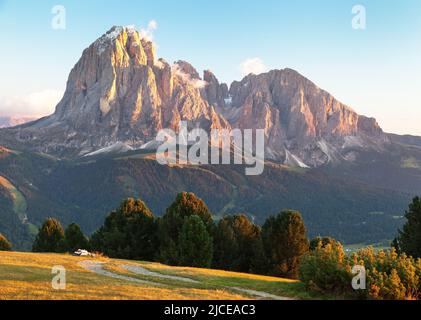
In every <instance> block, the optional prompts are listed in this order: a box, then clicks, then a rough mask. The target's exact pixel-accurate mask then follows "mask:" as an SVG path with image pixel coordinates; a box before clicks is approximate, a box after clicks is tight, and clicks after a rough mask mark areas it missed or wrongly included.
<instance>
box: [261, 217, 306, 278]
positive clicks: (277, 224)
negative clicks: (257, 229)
mask: <svg viewBox="0 0 421 320" xmlns="http://www.w3.org/2000/svg"><path fill="white" fill-rule="evenodd" d="M262 239H263V246H264V250H265V253H266V258H267V260H268V264H269V273H270V274H273V275H276V276H286V277H291V278H297V277H298V267H299V260H300V258H301V257H302V256H303V255H304V254H305V253H306V252H307V251H308V250H309V243H308V240H307V235H306V228H305V226H304V221H303V219H302V217H301V214H300V213H299V212H297V211H292V210H285V211H282V212H281V213H280V214H278V215H277V216H275V217H273V216H272V217H269V218H268V219H267V220H266V222H265V224H264V225H263V227H262Z"/></svg>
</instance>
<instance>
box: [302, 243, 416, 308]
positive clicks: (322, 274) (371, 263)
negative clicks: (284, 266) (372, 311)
mask: <svg viewBox="0 0 421 320" xmlns="http://www.w3.org/2000/svg"><path fill="white" fill-rule="evenodd" d="M355 265H360V266H364V267H365V269H366V290H358V291H355V290H353V289H352V285H351V284H352V278H353V276H354V275H353V274H352V272H351V270H352V267H353V266H355ZM420 276H421V260H420V259H417V260H415V259H414V258H412V257H408V256H406V255H405V254H398V253H397V252H396V250H395V249H391V250H386V251H383V250H381V251H378V252H375V251H374V250H373V248H371V247H369V248H364V249H361V250H359V251H358V252H355V253H353V254H352V255H350V256H346V255H345V253H344V251H343V248H342V245H340V244H339V243H337V244H328V245H326V246H323V244H322V242H320V243H319V245H318V247H317V248H316V249H315V250H313V251H310V252H309V253H308V254H307V255H306V256H304V257H303V259H302V260H301V265H300V279H301V280H302V281H303V282H304V283H305V284H306V285H307V287H308V288H309V289H312V290H319V291H322V292H330V293H335V294H341V295H345V296H354V297H360V298H365V299H385V300H402V299H419V298H420V293H421V278H420Z"/></svg>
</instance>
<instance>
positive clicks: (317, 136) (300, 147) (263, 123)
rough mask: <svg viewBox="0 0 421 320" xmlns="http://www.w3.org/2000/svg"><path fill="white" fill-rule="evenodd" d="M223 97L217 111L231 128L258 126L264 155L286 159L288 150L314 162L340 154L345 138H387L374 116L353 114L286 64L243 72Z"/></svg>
mask: <svg viewBox="0 0 421 320" xmlns="http://www.w3.org/2000/svg"><path fill="white" fill-rule="evenodd" d="M229 96H230V98H231V99H232V101H231V103H230V105H229V107H225V109H224V112H223V114H224V115H225V117H226V118H227V119H228V120H229V121H230V123H231V124H232V126H233V127H238V128H244V129H245V128H261V129H264V130H265V135H266V154H267V157H269V158H273V159H278V160H281V159H285V161H286V162H288V161H289V160H288V159H291V155H292V156H293V158H296V159H299V161H300V162H302V163H305V164H306V165H308V166H318V165H321V164H324V163H326V162H329V161H332V160H334V159H343V158H344V157H346V155H347V152H348V148H347V143H348V145H349V141H350V137H353V138H354V140H355V141H358V142H360V143H359V146H360V147H371V146H372V145H373V144H374V145H376V146H378V147H381V145H382V144H383V143H385V142H387V138H386V136H385V134H384V133H383V131H382V130H381V128H380V127H379V125H378V124H377V122H376V120H375V119H370V118H367V117H364V116H360V115H358V114H357V113H356V112H355V111H353V110H352V109H351V108H349V107H347V106H346V105H344V104H342V103H340V102H339V101H337V100H336V99H335V98H334V97H333V96H331V95H330V94H329V93H327V92H326V91H323V90H321V89H320V88H318V87H317V86H316V85H315V84H314V83H312V82H311V81H310V80H308V79H306V78H305V77H303V76H302V75H300V74H299V73H298V72H296V71H294V70H291V69H284V70H273V71H270V72H268V73H264V74H260V75H249V76H247V77H245V78H244V79H243V80H242V81H240V82H234V83H233V84H232V85H231V88H230V91H229ZM354 146H355V145H354ZM288 154H289V155H290V156H288Z"/></svg>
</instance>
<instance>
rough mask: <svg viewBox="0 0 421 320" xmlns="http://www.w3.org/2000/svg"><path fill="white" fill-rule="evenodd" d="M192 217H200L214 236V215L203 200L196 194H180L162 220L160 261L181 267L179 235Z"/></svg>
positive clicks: (160, 227) (160, 228)
mask: <svg viewBox="0 0 421 320" xmlns="http://www.w3.org/2000/svg"><path fill="white" fill-rule="evenodd" d="M190 216H197V217H199V218H200V219H201V220H202V222H203V224H204V225H205V227H206V230H207V232H208V233H209V234H213V229H214V224H213V220H212V214H211V212H210V211H209V209H208V207H207V206H206V204H205V203H204V202H203V200H202V199H200V198H198V197H197V196H196V195H195V194H194V193H188V192H182V193H179V194H178V195H177V197H176V199H175V201H174V202H173V203H172V204H171V205H170V207H169V208H168V209H167V210H166V213H165V215H164V216H163V217H162V219H161V220H160V226H159V234H160V242H161V247H160V260H161V261H162V262H163V263H166V264H169V265H179V263H180V248H179V235H180V233H181V229H182V227H183V224H184V222H185V220H186V219H187V218H189V217H190Z"/></svg>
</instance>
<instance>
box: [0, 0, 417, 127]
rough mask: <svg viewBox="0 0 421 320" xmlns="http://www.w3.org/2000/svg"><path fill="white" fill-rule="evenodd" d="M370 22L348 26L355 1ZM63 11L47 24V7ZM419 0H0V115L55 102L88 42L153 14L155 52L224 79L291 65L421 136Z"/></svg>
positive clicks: (387, 123)
mask: <svg viewBox="0 0 421 320" xmlns="http://www.w3.org/2000/svg"><path fill="white" fill-rule="evenodd" d="M357 4H361V5H364V6H365V8H366V14H367V28H366V29H365V30H355V29H353V28H352V25H351V21H352V18H353V15H352V12H351V10H352V8H353V6H355V5H357ZM55 5H63V6H64V7H65V9H66V29H65V30H53V29H52V27H51V20H52V18H53V14H52V13H51V9H52V8H53V7H54V6H55ZM420 17H421V1H419V0H403V1H384V0H365V1H356V0H340V1H338V0H320V1H313V0H295V1H282V0H272V1H271V0H266V1H265V0H262V1H250V0H241V1H240V0H229V1H222V0H221V1H218V0H209V1H207V0H179V1H173V0H162V1H150V0H149V1H139V0H138V1H129V0H126V1H124V0H120V1H104V0H101V1H99V0H89V1H83V0H54V1H49V0H39V1H31V2H29V1H24V0H0V34H1V40H2V44H1V50H0V61H1V62H0V63H1V68H0V115H1V114H14V113H17V114H35V113H36V114H39V113H49V112H51V111H52V110H53V105H54V104H55V100H57V99H58V97H59V96H60V94H61V92H62V91H63V90H64V88H65V84H66V81H67V76H68V73H69V72H70V70H71V68H72V67H73V65H74V64H75V63H76V62H77V60H78V59H79V57H80V56H81V53H82V51H83V49H84V48H86V47H87V46H89V44H90V43H91V42H93V41H94V40H95V39H96V38H98V37H99V36H100V35H101V34H103V33H105V32H106V31H107V30H108V29H110V28H111V26H113V25H136V26H137V27H138V28H145V27H146V26H147V24H148V22H149V21H151V20H155V21H156V22H157V29H156V30H155V31H154V41H155V43H156V45H157V47H158V49H157V52H158V55H159V56H160V57H163V58H165V59H166V60H167V61H169V62H173V61H175V60H178V59H183V60H187V61H189V62H191V63H192V64H193V65H194V66H195V67H196V68H197V69H198V70H200V71H202V70H203V69H211V70H212V71H213V72H214V73H215V74H216V75H217V77H218V78H219V79H220V80H222V81H225V82H228V83H230V82H231V81H233V80H239V79H241V77H242V72H241V67H240V66H241V64H242V63H243V62H244V61H246V60H247V59H251V58H258V59H259V61H261V62H262V63H263V64H264V66H265V68H266V69H268V70H269V69H275V68H276V69H280V68H285V67H289V68H293V69H296V70H297V71H299V72H300V73H302V74H303V75H305V76H306V77H308V78H309V79H311V80H312V81H314V82H315V83H316V84H318V85H319V86H320V87H322V88H323V89H325V90H327V91H329V92H331V93H332V94H333V95H334V96H336V97H337V98H338V99H339V100H341V101H342V102H344V103H346V104H348V105H350V106H351V107H353V108H354V109H355V110H356V111H358V112H359V113H362V114H366V115H368V116H373V117H376V118H377V119H378V121H379V123H380V125H381V126H382V127H383V128H384V129H385V130H386V131H390V132H397V133H411V134H418V135H421V125H420V119H421V59H420V56H421V19H420Z"/></svg>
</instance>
